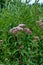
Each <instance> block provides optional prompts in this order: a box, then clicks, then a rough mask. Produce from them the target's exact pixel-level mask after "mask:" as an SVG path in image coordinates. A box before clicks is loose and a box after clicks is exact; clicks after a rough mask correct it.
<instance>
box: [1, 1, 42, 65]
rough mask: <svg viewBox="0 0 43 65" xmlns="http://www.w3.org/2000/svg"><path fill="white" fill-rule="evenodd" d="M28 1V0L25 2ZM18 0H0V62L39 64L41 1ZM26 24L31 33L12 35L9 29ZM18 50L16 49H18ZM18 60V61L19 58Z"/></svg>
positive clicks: (8, 64) (19, 64)
mask: <svg viewBox="0 0 43 65" xmlns="http://www.w3.org/2000/svg"><path fill="white" fill-rule="evenodd" d="M28 2H29V1H28ZM28 2H27V0H26V3H22V2H21V0H0V64H2V65H43V25H42V27H41V26H39V24H38V23H37V21H39V22H40V20H42V22H43V4H42V5H40V4H38V0H37V1H35V3H34V4H33V5H30V4H28ZM22 23H24V24H26V27H28V28H29V29H31V31H32V35H30V34H29V35H27V34H25V33H24V32H21V33H19V34H18V35H16V36H17V37H18V39H19V40H17V38H16V37H15V38H14V35H12V34H10V33H9V30H10V29H11V28H13V27H16V26H18V25H19V24H22ZM19 49H20V52H21V53H20V52H19ZM20 60H21V61H20Z"/></svg>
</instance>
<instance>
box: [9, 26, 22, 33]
mask: <svg viewBox="0 0 43 65" xmlns="http://www.w3.org/2000/svg"><path fill="white" fill-rule="evenodd" d="M22 30H23V28H21V27H19V26H17V27H13V28H12V29H10V33H12V34H14V33H18V32H19V31H22Z"/></svg>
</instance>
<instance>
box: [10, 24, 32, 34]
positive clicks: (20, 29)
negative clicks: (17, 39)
mask: <svg viewBox="0 0 43 65" xmlns="http://www.w3.org/2000/svg"><path fill="white" fill-rule="evenodd" d="M23 30H24V31H25V32H26V33H28V34H32V31H31V30H30V29H29V28H27V27H26V25H25V24H19V25H18V26H17V27H13V28H12V29H10V33H12V34H15V33H18V32H19V31H23Z"/></svg>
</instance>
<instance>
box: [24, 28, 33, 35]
mask: <svg viewBox="0 0 43 65" xmlns="http://www.w3.org/2000/svg"><path fill="white" fill-rule="evenodd" d="M24 30H25V32H26V33H28V34H32V31H31V30H30V29H29V28H24Z"/></svg>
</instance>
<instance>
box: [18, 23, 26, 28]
mask: <svg viewBox="0 0 43 65" xmlns="http://www.w3.org/2000/svg"><path fill="white" fill-rule="evenodd" d="M18 26H19V27H21V28H24V27H25V26H26V25H25V24H19V25H18Z"/></svg>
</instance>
